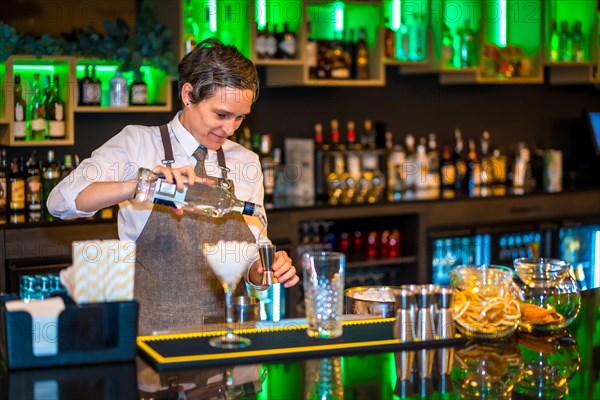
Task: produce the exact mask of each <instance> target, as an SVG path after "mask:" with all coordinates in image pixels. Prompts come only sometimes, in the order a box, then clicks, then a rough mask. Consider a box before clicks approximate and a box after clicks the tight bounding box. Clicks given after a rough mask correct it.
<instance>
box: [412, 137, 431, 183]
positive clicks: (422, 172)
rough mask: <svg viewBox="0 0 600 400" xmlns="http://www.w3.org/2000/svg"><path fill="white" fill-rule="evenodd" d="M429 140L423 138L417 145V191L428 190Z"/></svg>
mask: <svg viewBox="0 0 600 400" xmlns="http://www.w3.org/2000/svg"><path fill="white" fill-rule="evenodd" d="M426 144H427V139H425V138H421V139H420V140H419V144H418V145H417V154H416V167H417V179H416V180H415V190H423V189H425V188H427V186H428V183H429V179H427V148H426Z"/></svg>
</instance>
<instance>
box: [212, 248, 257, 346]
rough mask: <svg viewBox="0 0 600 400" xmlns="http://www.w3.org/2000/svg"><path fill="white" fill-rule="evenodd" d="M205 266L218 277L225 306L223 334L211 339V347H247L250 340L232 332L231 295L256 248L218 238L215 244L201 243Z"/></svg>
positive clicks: (255, 254) (251, 260) (253, 257)
mask: <svg viewBox="0 0 600 400" xmlns="http://www.w3.org/2000/svg"><path fill="white" fill-rule="evenodd" d="M202 252H203V253H204V255H205V257H206V260H207V262H208V265H209V266H210V268H211V269H212V270H213V272H214V273H215V275H216V276H217V277H218V278H219V281H220V282H221V285H222V286H223V290H224V291H225V305H226V308H227V317H226V320H227V333H226V334H225V335H224V336H221V337H218V338H212V339H211V340H210V341H209V343H210V345H211V346H213V347H216V348H223V349H241V348H244V347H248V346H250V344H252V341H251V340H250V339H248V338H245V337H242V336H239V335H236V334H234V333H233V304H232V303H231V295H232V293H233V291H234V290H235V288H236V286H237V285H238V283H239V282H240V279H241V278H242V275H243V274H244V273H245V272H246V271H247V270H248V268H250V265H252V263H253V262H254V260H256V259H257V255H258V247H257V245H256V244H255V243H248V242H236V241H224V240H220V241H219V242H218V243H217V244H216V245H212V244H208V243H205V244H204V245H203V246H202Z"/></svg>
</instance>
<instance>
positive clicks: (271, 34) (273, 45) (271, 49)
mask: <svg viewBox="0 0 600 400" xmlns="http://www.w3.org/2000/svg"><path fill="white" fill-rule="evenodd" d="M276 29H277V26H276V25H273V30H272V31H270V30H269V26H268V25H267V27H266V28H265V30H266V31H267V38H266V41H265V59H267V60H272V59H273V58H275V56H276V55H277V38H276V37H275V31H276Z"/></svg>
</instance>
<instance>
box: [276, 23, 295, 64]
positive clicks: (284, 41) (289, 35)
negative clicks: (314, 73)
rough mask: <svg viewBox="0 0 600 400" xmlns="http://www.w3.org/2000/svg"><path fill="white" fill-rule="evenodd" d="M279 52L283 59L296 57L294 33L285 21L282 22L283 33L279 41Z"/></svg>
mask: <svg viewBox="0 0 600 400" xmlns="http://www.w3.org/2000/svg"><path fill="white" fill-rule="evenodd" d="M279 54H280V55H281V57H280V58H283V59H294V58H296V35H295V34H294V32H292V31H290V29H289V27H288V24H287V22H285V23H284V24H283V33H282V34H281V41H280V42H279Z"/></svg>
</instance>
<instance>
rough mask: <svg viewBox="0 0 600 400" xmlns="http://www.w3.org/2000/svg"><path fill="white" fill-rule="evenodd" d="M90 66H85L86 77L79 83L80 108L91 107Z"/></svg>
mask: <svg viewBox="0 0 600 400" xmlns="http://www.w3.org/2000/svg"><path fill="white" fill-rule="evenodd" d="M90 82H91V80H90V66H89V65H86V66H85V75H83V78H81V79H80V80H79V82H78V86H79V91H78V93H79V101H78V103H79V105H80V106H89V105H91V101H90V98H91V97H90V94H89V89H90V88H89V85H90Z"/></svg>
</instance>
